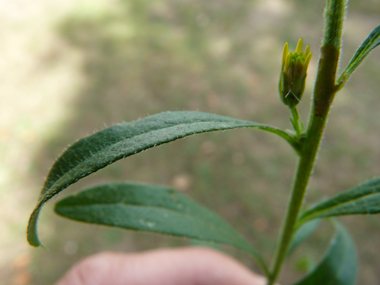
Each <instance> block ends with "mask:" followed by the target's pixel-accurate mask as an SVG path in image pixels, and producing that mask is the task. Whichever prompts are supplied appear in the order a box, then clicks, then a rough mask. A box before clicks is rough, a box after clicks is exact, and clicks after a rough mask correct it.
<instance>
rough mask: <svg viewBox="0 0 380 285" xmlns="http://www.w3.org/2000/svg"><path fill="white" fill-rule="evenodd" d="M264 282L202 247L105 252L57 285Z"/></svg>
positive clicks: (251, 284)
mask: <svg viewBox="0 0 380 285" xmlns="http://www.w3.org/2000/svg"><path fill="white" fill-rule="evenodd" d="M90 284H91V285H103V284H104V285H106V284H107V285H109V284H113V285H119V284H120V285H121V284H123V285H265V278H263V277H262V276H259V275H256V274H254V273H253V272H251V271H250V270H248V269H247V268H246V267H244V266H243V265H241V264H240V263H238V262H237V261H235V260H234V259H232V258H231V257H229V256H227V255H225V254H222V253H220V252H218V251H216V250H212V249H209V248H203V247H187V248H180V249H162V250H154V251H148V252H143V253H132V254H130V253H111V252H103V253H99V254H95V255H93V256H90V257H87V258H86V259H84V260H82V261H80V262H79V263H77V264H76V265H74V266H73V267H72V268H71V269H70V270H69V271H68V272H67V273H66V275H65V276H63V278H62V279H61V280H59V281H58V283H57V284H56V285H90Z"/></svg>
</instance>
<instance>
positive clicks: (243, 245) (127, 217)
mask: <svg viewBox="0 0 380 285" xmlns="http://www.w3.org/2000/svg"><path fill="white" fill-rule="evenodd" d="M55 211H56V213H58V214H59V215H61V216H64V217H67V218H70V219H73V220H77V221H82V222H87V223H94V224H100V225H107V226H113V227H119V228H124V229H130V230H138V231H151V232H156V233H162V234H168V235H174V236H180V237H186V238H191V239H197V240H201V241H208V242H214V243H223V244H228V245H232V246H234V247H236V248H238V249H241V250H244V251H247V252H249V253H251V254H252V255H253V256H254V257H255V258H256V259H257V260H258V261H259V263H260V264H261V265H264V262H263V261H262V258H261V257H260V255H259V254H258V253H257V251H256V250H255V249H254V248H253V247H252V246H251V245H250V244H249V243H248V242H247V241H246V240H245V239H244V238H242V237H241V236H240V235H239V234H238V233H237V232H236V231H235V230H234V229H233V228H232V227H231V226H230V225H229V224H227V222H225V221H224V220H223V219H222V218H220V217H219V216H218V215H217V214H215V213H214V212H212V211H210V210H208V209H206V208H204V207H203V206H201V205H199V204H198V203H196V202H195V201H193V200H192V199H190V198H188V197H186V196H184V195H182V194H181V193H179V192H177V191H175V190H173V189H170V188H166V187H161V186H154V185H145V184H134V183H113V184H106V185H101V186H96V187H93V188H89V189H87V190H85V191H83V192H81V193H79V194H77V195H75V196H69V197H67V198H65V199H63V200H61V201H60V202H58V203H57V204H56V205H55ZM264 268H265V267H264Z"/></svg>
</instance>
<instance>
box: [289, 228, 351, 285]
mask: <svg viewBox="0 0 380 285" xmlns="http://www.w3.org/2000/svg"><path fill="white" fill-rule="evenodd" d="M335 226H336V234H335V237H334V239H333V240H332V242H331V244H330V248H329V250H328V252H327V254H326V256H325V257H324V258H323V260H322V261H321V262H320V263H319V264H318V265H317V267H316V268H315V269H314V270H312V271H311V272H310V273H309V274H308V275H307V276H306V277H304V278H303V279H302V280H301V281H299V282H297V283H295V284H294V285H321V284H323V285H354V284H355V282H356V274H357V267H358V262H357V256H356V250H355V244H354V243H353V241H352V239H351V237H350V235H349V234H348V232H347V231H346V230H345V229H344V227H343V226H342V225H341V224H338V223H336V225H335Z"/></svg>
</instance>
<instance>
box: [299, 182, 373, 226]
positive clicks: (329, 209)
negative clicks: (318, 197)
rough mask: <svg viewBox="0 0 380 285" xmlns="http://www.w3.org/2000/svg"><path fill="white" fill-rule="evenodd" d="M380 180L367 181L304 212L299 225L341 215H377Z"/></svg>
mask: <svg viewBox="0 0 380 285" xmlns="http://www.w3.org/2000/svg"><path fill="white" fill-rule="evenodd" d="M379 213H380V178H375V179H372V180H369V181H367V182H365V183H363V184H360V185H359V186H357V187H355V188H352V189H350V190H348V191H346V192H343V193H340V194H338V195H337V196H335V197H333V198H331V199H328V200H326V201H323V202H320V203H318V204H316V205H314V206H312V207H311V208H310V209H308V210H307V211H305V212H304V213H303V214H302V215H301V217H300V220H299V223H304V222H305V221H308V220H312V219H319V218H327V217H333V216H342V215H358V214H364V215H366V214H379Z"/></svg>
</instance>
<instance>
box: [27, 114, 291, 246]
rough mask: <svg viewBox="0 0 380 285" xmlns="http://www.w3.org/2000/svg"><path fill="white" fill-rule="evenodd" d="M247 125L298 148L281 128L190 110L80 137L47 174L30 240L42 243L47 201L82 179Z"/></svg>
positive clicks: (29, 230) (34, 211)
mask: <svg viewBox="0 0 380 285" xmlns="http://www.w3.org/2000/svg"><path fill="white" fill-rule="evenodd" d="M244 127H248V128H257V129H262V130H265V131H268V132H272V133H275V134H277V135H279V136H280V137H282V138H284V139H286V140H287V141H288V142H289V143H290V144H291V145H292V146H293V147H294V148H297V146H296V145H295V142H294V140H293V138H292V137H291V136H290V135H288V134H287V133H285V132H283V131H281V130H279V129H277V128H273V127H271V126H268V125H263V124H258V123H255V122H250V121H242V120H237V119H233V118H229V117H225V116H219V115H214V114H208V113H202V112H190V111H188V112H165V113H160V114H157V115H153V116H149V117H146V118H144V119H142V120H138V121H135V122H131V123H123V124H119V125H115V126H112V127H110V128H107V129H104V130H102V131H100V132H97V133H95V134H93V135H92V136H89V137H87V138H84V139H81V140H79V141H77V142H76V143H75V144H73V145H72V146H70V147H69V148H68V149H66V151H65V152H64V153H63V154H62V155H61V156H60V157H59V158H58V159H57V161H56V162H55V163H54V165H53V166H52V168H51V170H50V172H49V174H48V177H47V178H46V181H45V184H44V187H43V189H42V191H41V195H40V198H39V201H38V203H37V205H36V207H35V208H34V210H33V213H32V214H31V216H30V219H29V224H28V231H27V238H28V241H29V243H30V244H31V245H33V246H40V245H41V242H40V241H39V239H38V235H37V219H38V215H39V212H40V209H41V207H42V206H43V204H44V203H46V202H47V201H48V200H50V199H51V198H52V197H53V196H55V195H57V194H58V193H59V192H61V191H62V190H63V189H65V188H67V187H68V186H69V185H71V184H73V183H75V182H77V181H78V180H79V179H81V178H83V177H85V176H88V175H90V174H91V173H94V172H95V171H98V170H99V169H101V168H104V167H106V166H107V165H109V164H111V163H113V162H115V161H117V160H119V159H122V158H125V157H128V156H131V155H134V154H137V153H139V152H142V151H144V150H147V149H150V148H153V147H155V146H159V145H161V144H164V143H168V142H171V141H175V140H177V139H181V138H184V137H186V136H190V135H194V134H198V133H205V132H211V131H220V130H228V129H234V128H244Z"/></svg>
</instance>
